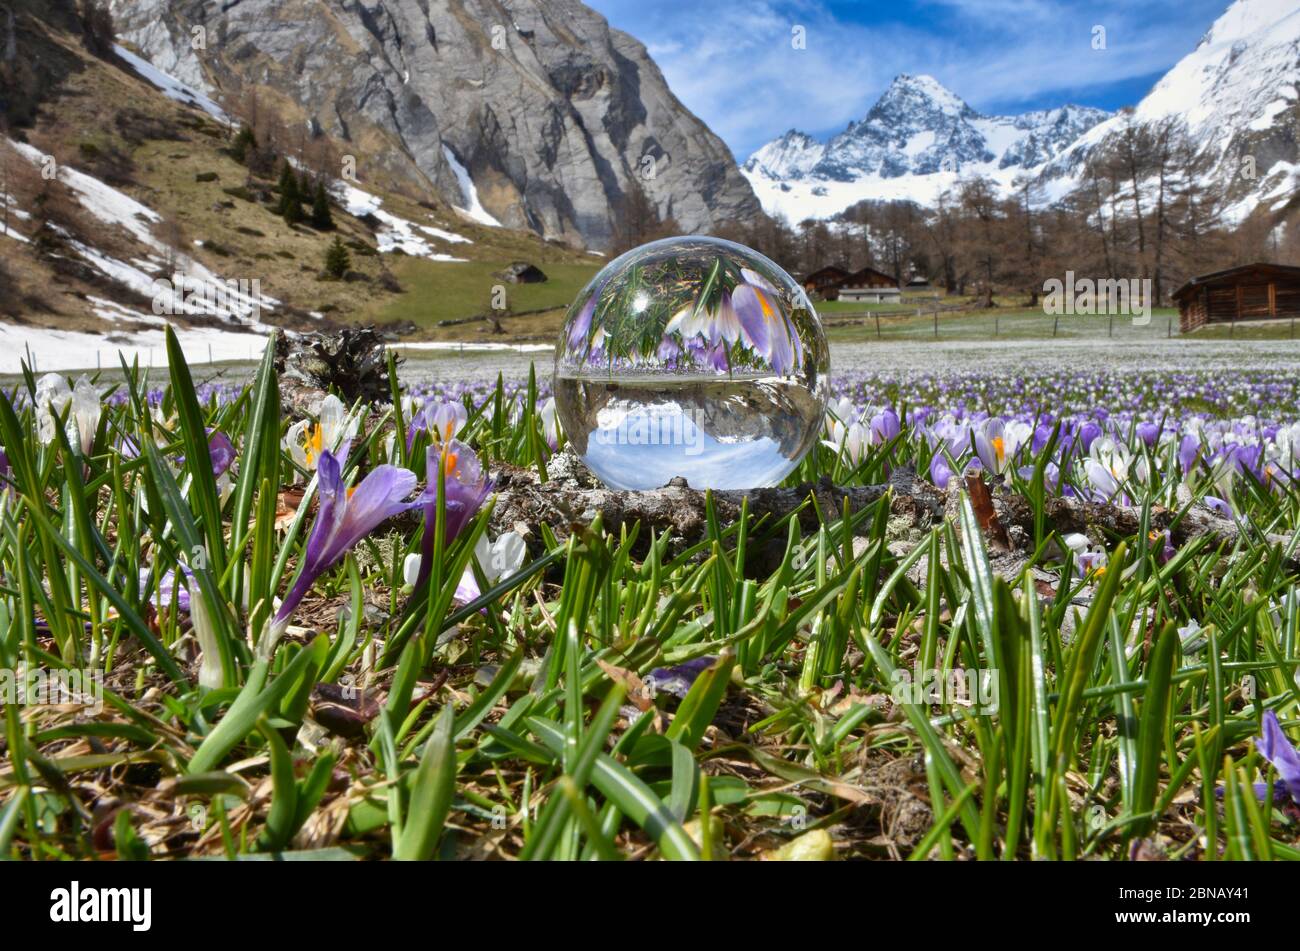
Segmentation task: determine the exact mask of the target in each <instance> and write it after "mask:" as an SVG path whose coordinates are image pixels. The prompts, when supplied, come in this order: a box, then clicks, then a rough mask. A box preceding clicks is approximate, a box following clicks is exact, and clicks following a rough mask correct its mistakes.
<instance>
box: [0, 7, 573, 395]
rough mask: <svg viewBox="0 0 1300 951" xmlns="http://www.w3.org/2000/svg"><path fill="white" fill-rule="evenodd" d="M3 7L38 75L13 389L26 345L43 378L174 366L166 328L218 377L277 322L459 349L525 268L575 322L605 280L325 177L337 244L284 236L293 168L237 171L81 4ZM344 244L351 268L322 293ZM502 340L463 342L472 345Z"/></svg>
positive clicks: (18, 256)
mask: <svg viewBox="0 0 1300 951" xmlns="http://www.w3.org/2000/svg"><path fill="white" fill-rule="evenodd" d="M7 2H8V3H9V4H10V5H11V6H12V8H13V9H14V10H15V14H16V18H15V21H14V33H15V40H16V46H17V49H18V51H19V54H20V55H19V56H17V57H15V61H16V62H17V63H19V64H22V65H23V67H24V68H23V69H20V70H13V69H11V68H7V67H6V66H5V64H3V63H0V128H7V134H0V373H13V372H16V371H17V370H18V361H19V360H20V359H22V358H24V357H25V356H26V351H27V348H29V347H30V348H31V351H32V353H33V355H34V357H35V361H36V364H35V365H36V367H37V369H39V370H48V369H54V368H84V367H95V366H96V365H97V364H102V365H104V366H109V365H115V364H116V362H117V357H116V352H117V350H118V349H123V350H124V351H125V352H126V354H127V357H128V359H131V358H132V357H133V356H135V355H138V356H139V358H140V360H141V363H142V364H145V365H147V364H149V363H150V362H151V359H152V360H154V361H158V360H161V359H162V353H163V351H162V338H163V327H164V325H166V324H172V325H173V326H175V327H177V329H178V330H180V331H182V334H181V337H182V343H183V345H184V347H185V349H186V352H187V354H188V355H189V356H190V357H191V358H192V359H196V360H203V361H206V360H207V359H208V358H209V357H211V358H213V359H216V360H223V359H247V358H249V357H250V356H255V355H256V354H257V353H258V352H260V351H261V349H262V347H263V346H264V345H265V341H266V331H267V330H268V329H269V327H270V326H271V325H275V326H280V327H288V328H292V329H304V330H305V329H320V328H322V327H328V326H329V325H331V324H334V323H347V322H353V321H364V322H379V323H380V324H387V327H386V328H385V329H389V330H395V331H400V332H403V333H407V332H415V331H418V335H419V336H420V337H421V338H425V337H428V336H438V337H444V338H445V337H446V336H447V335H448V334H449V333H451V332H452V331H447V332H443V331H441V330H439V329H437V328H436V326H435V325H436V324H437V322H438V321H440V320H464V319H465V318H469V317H473V316H474V315H476V314H480V313H483V312H484V311H485V310H486V308H487V303H488V294H489V289H490V288H491V287H492V286H493V285H494V284H497V283H500V278H498V277H495V276H494V275H496V274H497V272H499V271H501V270H502V269H503V268H504V267H505V266H506V265H508V264H509V263H510V262H512V261H516V260H527V261H529V262H531V263H534V264H537V265H539V266H540V267H541V268H542V269H543V270H544V271H545V272H546V273H547V274H548V275H549V276H550V277H551V278H552V279H551V280H550V281H548V282H547V283H545V284H538V285H530V286H528V287H522V286H521V287H518V288H515V287H513V286H512V287H510V288H509V294H508V297H507V302H508V304H509V306H510V307H511V308H513V309H514V310H515V311H516V312H519V313H525V314H526V313H530V312H533V311H538V310H543V309H548V308H556V307H563V306H566V305H567V303H568V302H569V301H570V300H571V299H572V297H573V295H574V294H575V293H576V291H577V289H578V288H579V287H581V285H582V284H583V283H585V281H586V280H587V279H589V277H590V275H591V274H592V273H594V271H595V269H596V268H597V267H598V266H599V261H598V259H596V258H594V257H592V256H590V255H588V254H583V253H578V252H575V251H573V250H571V249H568V248H565V247H564V246H562V245H557V244H554V243H551V242H547V241H544V240H543V239H542V238H540V237H539V236H537V235H534V234H531V233H528V232H520V231H514V230H510V229H506V228H501V227H487V226H484V225H482V224H480V223H477V222H475V221H472V220H469V219H467V218H466V217H464V216H461V215H458V214H457V213H456V212H455V211H454V210H453V209H452V208H451V207H449V206H447V205H444V204H441V203H439V202H438V201H436V200H435V201H432V202H425V203H423V204H421V203H417V202H415V201H412V200H410V199H409V198H407V197H405V196H403V195H401V194H400V193H398V192H396V191H393V190H390V189H388V188H385V187H381V185H380V184H379V183H377V182H372V183H366V184H365V185H364V186H362V185H359V184H357V183H352V182H347V183H344V182H338V181H329V180H328V179H327V180H325V184H326V185H327V187H328V188H329V190H330V192H331V193H332V196H333V200H332V202H331V205H332V212H333V219H334V225H335V227H334V228H333V229H325V228H315V227H311V226H309V225H308V224H307V223H301V224H296V225H289V224H287V223H286V222H285V221H284V219H283V218H282V217H281V215H280V214H279V213H278V211H277V205H278V203H279V193H278V191H277V188H276V184H275V179H276V176H277V174H278V171H279V164H278V161H277V162H276V163H274V164H272V165H271V166H270V168H269V169H268V170H266V171H257V170H254V169H253V168H251V167H250V166H249V164H247V163H245V162H242V161H240V160H237V159H236V158H235V156H234V154H233V151H232V148H231V145H232V141H231V137H230V122H229V120H228V117H227V116H226V115H225V113H224V112H223V111H222V110H221V109H220V108H219V107H218V106H217V105H216V104H215V103H214V102H212V101H210V100H209V99H207V98H206V97H204V96H203V94H202V93H200V92H199V91H198V90H195V89H192V88H189V87H187V86H186V85H185V84H183V83H181V82H179V80H177V79H176V78H175V77H173V76H170V75H168V74H166V73H164V72H163V71H161V70H159V69H157V67H156V66H154V65H152V64H150V63H148V62H146V61H144V60H142V59H140V58H139V57H137V56H135V55H134V54H132V53H130V52H129V51H127V50H123V49H121V48H118V49H117V50H116V51H115V50H114V47H113V45H112V41H111V37H108V38H101V40H102V42H99V43H97V46H98V47H99V48H100V49H101V50H102V52H101V53H100V55H94V54H92V53H91V52H90V51H89V49H88V46H90V45H91V44H90V42H89V38H88V37H86V36H84V35H83V34H82V33H81V32H80V31H79V29H78V24H77V20H76V17H75V15H74V14H69V13H68V11H71V10H74V9H75V5H74V4H73V2H72V0H7ZM65 14H66V15H65ZM0 17H2V12H0ZM0 27H3V19H2V18H0ZM28 64H35V66H36V67H38V68H36V69H29V68H26V67H27V66H28ZM42 70H44V72H42ZM321 144H322V145H324V144H328V143H327V142H325V141H324V140H322V143H321ZM46 169H49V170H50V171H52V172H54V174H53V175H52V176H50V177H48V178H46V177H45V176H43V175H42V172H43V171H45V170H46ZM336 237H337V238H339V239H340V240H341V241H342V242H343V244H344V246H345V247H346V248H347V249H348V251H349V253H350V255H351V267H350V270H349V271H348V273H347V275H346V279H344V280H327V279H324V276H323V275H322V273H321V270H322V264H323V261H324V258H325V253H326V250H327V249H328V248H329V246H330V245H331V243H332V242H333V241H334V239H335V238H336ZM178 274H179V275H180V278H181V280H180V281H179V282H178V281H177V279H176V275H178ZM232 282H234V283H232ZM448 288H459V289H460V290H456V291H449V290H448ZM178 289H179V290H180V293H177V290H178ZM548 319H550V320H552V321H553V322H555V323H556V325H557V326H558V317H555V316H554V315H551V317H549V318H548ZM525 322H528V323H530V328H529V330H530V332H532V331H534V330H535V331H538V332H540V331H543V330H547V329H548V328H546V327H542V326H540V324H541V322H542V317H540V316H539V317H527V318H511V319H509V320H507V321H505V325H506V329H507V332H508V333H511V334H514V335H516V336H518V333H519V332H520V331H521V330H522V329H523V328H522V327H521V326H520V325H521V324H522V323H525ZM480 328H481V329H480ZM489 330H490V328H489V327H488V326H487V324H486V323H485V322H484V321H477V322H476V323H475V324H471V325H469V326H461V325H457V326H456V327H455V328H454V332H455V334H456V335H457V336H458V337H460V339H474V338H475V337H477V336H478V335H479V333H483V334H487V333H488V332H489ZM552 332H553V331H552ZM481 339H486V340H501V339H505V338H501V337H483V338H481Z"/></svg>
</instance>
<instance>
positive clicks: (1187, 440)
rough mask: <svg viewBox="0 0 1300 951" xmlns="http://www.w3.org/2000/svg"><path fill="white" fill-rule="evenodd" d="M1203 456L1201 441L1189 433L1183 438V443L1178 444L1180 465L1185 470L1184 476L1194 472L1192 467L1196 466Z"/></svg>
mask: <svg viewBox="0 0 1300 951" xmlns="http://www.w3.org/2000/svg"><path fill="white" fill-rule="evenodd" d="M1200 455H1201V441H1200V440H1199V439H1197V438H1196V436H1194V435H1192V434H1191V433H1188V434H1187V435H1186V436H1184V437H1183V439H1182V442H1180V443H1179V444H1178V465H1179V466H1180V467H1181V468H1182V470H1183V475H1187V474H1188V473H1189V472H1191V471H1192V466H1194V465H1196V460H1197V459H1199V458H1200Z"/></svg>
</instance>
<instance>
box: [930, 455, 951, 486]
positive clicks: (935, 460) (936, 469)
mask: <svg viewBox="0 0 1300 951" xmlns="http://www.w3.org/2000/svg"><path fill="white" fill-rule="evenodd" d="M951 480H952V467H951V466H949V465H948V460H947V459H945V458H944V455H943V453H942V452H936V453H935V454H934V455H933V456H932V457H931V459H930V481H931V482H933V483H934V484H935V486H937V487H938V488H940V489H947V488H948V483H949V482H950V481H951Z"/></svg>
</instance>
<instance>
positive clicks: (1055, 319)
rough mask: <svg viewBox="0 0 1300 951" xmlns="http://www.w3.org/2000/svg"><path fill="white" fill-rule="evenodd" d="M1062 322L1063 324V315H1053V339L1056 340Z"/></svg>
mask: <svg viewBox="0 0 1300 951" xmlns="http://www.w3.org/2000/svg"><path fill="white" fill-rule="evenodd" d="M1060 322H1061V315H1060V314H1053V315H1052V338H1053V339H1055V338H1056V327H1057V325H1058V324H1060Z"/></svg>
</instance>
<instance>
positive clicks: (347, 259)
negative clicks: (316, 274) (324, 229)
mask: <svg viewBox="0 0 1300 951" xmlns="http://www.w3.org/2000/svg"><path fill="white" fill-rule="evenodd" d="M351 267H352V255H350V254H348V249H347V248H346V247H345V246H344V245H343V239H342V238H340V237H338V235H335V236H334V243H333V244H331V245H330V246H329V250H327V251H326V252H325V273H326V274H328V275H329V276H330V277H332V278H335V279H336V280H340V279H342V277H343V275H344V274H347V273H348V269H349V268H351Z"/></svg>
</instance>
